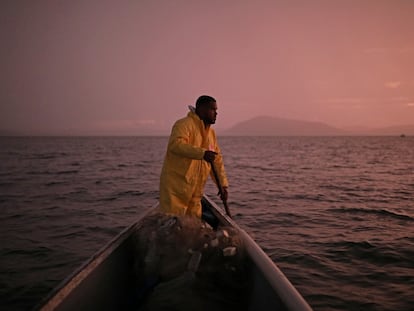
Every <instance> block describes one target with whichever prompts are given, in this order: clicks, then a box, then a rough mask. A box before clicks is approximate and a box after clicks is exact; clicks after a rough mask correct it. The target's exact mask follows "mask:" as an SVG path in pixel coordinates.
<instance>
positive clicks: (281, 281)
mask: <svg viewBox="0 0 414 311" xmlns="http://www.w3.org/2000/svg"><path fill="white" fill-rule="evenodd" d="M204 197H205V198H206V199H207V201H208V202H209V204H211V206H212V207H213V208H212V211H213V212H215V213H216V216H217V217H220V218H223V219H224V220H225V221H226V222H227V223H228V224H229V225H230V226H233V227H234V228H235V229H236V230H238V231H239V233H240V234H241V235H242V239H243V241H244V242H245V247H246V251H247V253H248V255H249V258H250V259H251V260H252V261H253V263H254V264H255V265H257V267H258V268H259V270H260V271H262V272H263V277H264V278H265V279H266V280H267V281H268V283H269V285H270V286H271V287H272V288H273V290H274V291H275V292H276V293H277V294H278V295H279V297H280V299H281V300H282V302H283V303H284V304H285V305H286V306H287V307H288V310H292V311H312V308H311V307H310V305H309V304H308V303H307V302H306V300H305V299H304V298H303V296H302V295H301V294H300V293H299V292H298V290H297V289H296V288H295V287H294V286H293V284H292V283H291V282H290V281H289V279H288V278H287V277H286V275H285V274H284V273H283V272H282V271H281V270H280V269H279V267H278V266H277V265H276V263H275V262H273V261H272V259H271V258H270V257H269V256H268V255H267V254H266V253H265V252H264V251H263V249H262V248H261V247H260V246H259V245H258V244H257V242H256V241H255V240H254V239H253V238H252V237H251V236H250V235H249V234H248V233H247V232H246V231H245V230H243V229H242V228H241V227H240V226H239V225H238V224H237V223H236V222H235V221H233V220H232V219H231V218H230V217H229V216H227V215H226V214H225V213H224V211H223V210H222V209H221V208H219V207H218V205H217V204H216V203H215V202H214V201H212V200H211V199H210V198H209V197H208V196H207V195H204Z"/></svg>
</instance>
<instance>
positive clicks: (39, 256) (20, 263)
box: [0, 137, 414, 310]
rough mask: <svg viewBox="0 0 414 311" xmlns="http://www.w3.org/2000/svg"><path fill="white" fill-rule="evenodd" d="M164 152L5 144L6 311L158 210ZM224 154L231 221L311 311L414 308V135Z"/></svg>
mask: <svg viewBox="0 0 414 311" xmlns="http://www.w3.org/2000/svg"><path fill="white" fill-rule="evenodd" d="M166 143H167V137H101V138H99V137H89V138H87V137H81V138H79V137H69V138H56V137H55V138H39V137H38V138H16V137H14V138H5V137H3V138H0V168H1V170H0V243H1V244H0V298H1V305H0V308H1V310H30V309H31V308H32V307H33V306H34V305H35V304H36V303H37V302H38V301H39V300H40V299H41V298H42V297H43V296H44V295H46V294H47V293H48V292H49V291H50V290H51V289H52V288H53V287H54V286H56V285H57V284H58V283H59V282H60V281H61V280H63V279H64V278H65V277H66V276H67V275H68V274H70V273H71V272H72V271H73V270H74V269H76V268H77V267H78V266H79V265H80V264H81V263H82V262H83V261H84V260H86V259H87V258H88V257H90V256H91V255H92V254H93V253H94V252H96V251H97V250H99V249H100V248H101V247H102V246H103V245H104V244H105V243H106V242H108V241H109V240H110V239H111V238H112V237H114V236H115V235H116V234H117V233H119V232H120V231H121V230H122V229H123V228H124V227H125V226H128V225H129V224H131V223H132V222H133V221H134V220H135V219H136V218H137V217H138V216H139V215H140V214H141V213H143V211H145V210H146V209H147V208H149V207H150V206H153V205H154V204H155V203H156V202H157V199H158V180H159V175H160V171H161V165H162V160H163V157H164V152H165V148H166ZM220 143H221V147H222V151H223V154H224V157H225V164H226V168H227V173H228V177H229V179H230V182H231V187H230V198H229V206H230V208H231V209H232V211H233V214H235V215H236V216H235V217H234V218H235V220H236V221H237V222H238V223H239V224H240V225H241V226H242V227H243V228H244V229H246V230H247V231H248V232H250V233H251V234H252V236H253V237H254V238H255V239H256V241H257V242H258V243H259V245H261V246H262V248H263V249H264V250H265V252H266V253H267V254H269V256H270V257H271V258H272V259H273V260H274V261H275V262H276V263H277V264H278V266H279V267H280V268H281V270H282V271H283V272H284V273H285V274H286V275H287V277H288V278H289V279H290V280H291V282H292V283H293V284H294V285H295V286H296V287H297V288H298V290H299V291H300V292H301V293H302V295H303V296H304V297H305V299H306V300H307V301H308V302H309V303H310V305H311V306H312V307H313V308H314V309H315V310H414V160H413V159H414V137H405V138H400V137H221V138H220ZM206 193H207V194H210V196H211V197H216V196H215V193H216V190H215V188H214V186H213V184H212V183H211V182H209V183H208V185H207V187H206ZM216 202H218V203H219V200H216Z"/></svg>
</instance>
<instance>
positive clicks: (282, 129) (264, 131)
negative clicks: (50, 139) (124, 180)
mask: <svg viewBox="0 0 414 311" xmlns="http://www.w3.org/2000/svg"><path fill="white" fill-rule="evenodd" d="M215 129H216V131H217V133H218V134H219V135H220V136H397V137H401V138H402V137H407V136H414V124H412V125H399V126H390V127H383V128H368V127H357V128H338V127H335V126H332V125H329V124H326V123H323V122H312V121H305V120H294V119H285V118H278V117H271V116H257V117H254V118H251V119H248V120H245V121H241V122H239V123H236V124H235V125H234V126H231V127H230V128H224V127H217V126H215ZM170 132H171V129H170V128H169V126H166V125H165V124H164V125H163V126H161V127H160V126H159V125H158V124H144V125H136V126H134V127H128V128H117V129H110V128H108V129H105V130H102V129H93V128H90V129H83V130H82V129H77V130H70V129H67V130H64V129H61V130H37V131H23V130H22V131H14V130H8V129H1V128H0V136H168V135H170Z"/></svg>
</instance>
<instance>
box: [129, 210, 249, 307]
mask: <svg viewBox="0 0 414 311" xmlns="http://www.w3.org/2000/svg"><path fill="white" fill-rule="evenodd" d="M134 254H135V260H134V273H135V278H136V282H137V284H138V285H137V286H138V288H139V294H138V296H139V299H140V300H141V305H140V307H139V308H138V310H212V309H214V310H234V309H243V308H242V306H244V305H245V304H244V301H243V297H246V295H245V294H244V292H245V291H246V290H247V279H246V273H245V270H246V260H245V259H246V256H245V252H244V248H243V243H242V239H241V238H240V236H239V234H238V232H237V230H235V229H234V228H232V227H218V228H217V229H215V230H214V229H213V228H212V227H211V226H210V225H209V224H207V223H206V222H204V221H202V220H200V219H198V218H195V217H190V216H172V215H167V214H164V213H161V212H156V213H153V214H151V215H149V216H147V217H145V218H144V219H143V221H142V222H141V223H140V225H139V226H138V227H137V230H136V232H135V234H134Z"/></svg>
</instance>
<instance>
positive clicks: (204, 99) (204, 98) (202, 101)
mask: <svg viewBox="0 0 414 311" xmlns="http://www.w3.org/2000/svg"><path fill="white" fill-rule="evenodd" d="M215 102H216V100H215V99H214V98H213V97H211V96H208V95H201V96H200V97H199V98H197V101H196V108H199V107H202V106H205V105H207V104H210V103H215Z"/></svg>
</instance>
